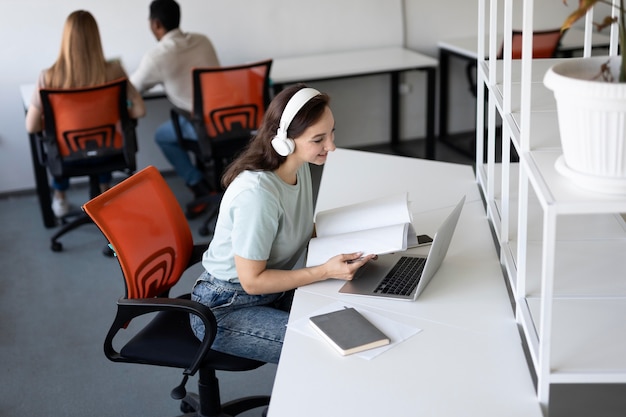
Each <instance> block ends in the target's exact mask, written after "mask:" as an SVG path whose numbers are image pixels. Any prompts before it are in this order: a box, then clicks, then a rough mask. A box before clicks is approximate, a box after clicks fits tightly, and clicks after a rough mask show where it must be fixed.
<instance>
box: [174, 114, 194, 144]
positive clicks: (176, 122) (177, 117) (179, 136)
mask: <svg viewBox="0 0 626 417" xmlns="http://www.w3.org/2000/svg"><path fill="white" fill-rule="evenodd" d="M170 117H171V119H172V125H173V126H174V132H175V133H176V139H178V144H179V145H180V146H181V147H182V146H183V140H184V139H185V138H184V137H183V131H182V129H181V127H180V118H181V117H182V118H184V119H186V120H187V121H189V123H193V115H192V114H191V112H188V111H187V110H183V109H181V108H179V107H172V109H171V110H170Z"/></svg>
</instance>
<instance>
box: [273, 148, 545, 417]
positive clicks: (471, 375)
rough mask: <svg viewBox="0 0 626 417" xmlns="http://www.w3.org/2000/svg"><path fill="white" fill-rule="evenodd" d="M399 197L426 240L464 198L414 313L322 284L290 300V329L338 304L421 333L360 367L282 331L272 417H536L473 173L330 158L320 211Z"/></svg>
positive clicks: (414, 163)
mask: <svg viewBox="0 0 626 417" xmlns="http://www.w3.org/2000/svg"><path fill="white" fill-rule="evenodd" d="M381 185H383V186H382V187H381ZM400 190H401V191H408V192H409V199H410V200H411V201H412V202H413V205H412V212H413V215H414V221H413V223H414V226H415V227H416V231H417V232H418V233H429V234H430V233H434V231H435V229H436V228H437V226H438V225H439V224H440V222H441V221H442V220H443V218H444V217H445V216H446V215H447V214H449V212H450V210H451V209H452V208H453V206H454V203H456V202H457V201H458V200H459V199H460V197H461V196H462V195H464V194H465V195H467V202H466V204H465V207H464V208H463V212H462V213H461V218H460V220H459V224H458V226H457V230H456V233H455V236H454V238H453V240H452V244H451V246H450V249H449V252H448V255H447V257H446V260H445V261H444V264H443V265H442V266H441V268H440V270H439V271H438V273H437V275H436V276H435V277H434V278H433V280H432V282H431V283H430V284H429V286H428V287H427V288H426V290H425V291H424V293H422V295H421V296H420V298H419V299H418V301H416V302H404V301H390V300H378V299H370V298H358V297H350V296H344V295H339V294H338V293H337V290H338V289H339V287H340V286H341V285H342V282H340V281H336V280H329V281H325V282H321V283H317V284H314V285H310V286H306V287H302V288H300V289H298V291H297V292H296V296H295V299H294V305H293V308H292V311H291V316H290V324H293V323H296V322H297V321H299V320H302V319H306V317H308V316H310V315H311V314H312V313H313V312H315V311H317V310H319V309H320V308H322V307H323V306H325V305H328V304H333V303H336V302H338V301H339V302H342V303H348V304H351V305H355V306H357V308H363V309H369V310H371V311H374V312H376V313H378V314H382V315H385V316H386V317H388V318H390V319H392V320H396V321H399V322H402V323H405V324H407V325H410V326H413V327H416V328H419V329H422V331H421V332H420V333H418V334H416V335H414V336H412V337H411V338H409V339H407V340H405V341H404V342H402V343H400V344H398V345H396V346H394V347H392V348H391V349H390V350H388V351H386V352H384V353H383V354H381V355H380V356H377V357H376V358H374V359H372V360H369V361H368V360H365V359H362V358H360V357H356V356H347V357H342V356H340V355H338V354H337V353H336V352H335V351H334V350H333V349H332V348H331V347H330V346H328V344H327V342H326V341H324V340H323V339H321V338H319V337H316V336H315V334H314V333H311V334H310V335H306V334H303V333H301V332H299V331H296V330H294V328H293V327H289V328H288V330H287V336H286V339H285V345H284V347H283V352H282V355H281V359H280V363H279V364H278V370H277V375H276V380H275V383H274V389H273V392H272V401H271V404H270V409H269V416H270V417H287V416H289V417H291V416H299V417H307V416H358V417H367V416H391V415H394V416H407V417H409V416H411V417H412V416H418V415H429V416H480V417H485V416H494V417H495V416H497V417H501V416H520V417H533V416H541V410H540V407H539V403H538V401H537V398H536V394H535V391H534V388H533V384H532V381H531V376H530V372H529V370H528V366H527V364H526V361H525V358H524V354H523V351H522V345H521V339H520V336H519V333H518V330H517V326H516V323H515V319H514V316H513V311H512V308H511V305H510V302H509V298H508V293H507V290H506V287H505V282H504V278H503V277H502V273H501V267H500V263H499V261H498V257H497V254H496V252H495V249H494V244H493V240H492V237H491V233H490V230H489V225H488V222H487V219H486V216H485V212H484V209H483V206H482V202H481V200H480V197H479V194H478V190H477V187H476V184H475V180H474V174H473V171H472V169H471V168H470V167H469V166H460V165H454V164H448V163H441V162H433V161H427V160H421V159H413V158H404V157H398V156H390V155H380V154H373V153H366V152H359V151H349V150H344V149H338V150H337V151H335V152H334V153H332V154H331V155H330V156H329V159H328V162H327V163H326V166H325V167H324V172H323V176H322V181H321V185H320V193H319V196H318V200H317V201H318V205H317V210H318V211H319V210H324V209H326V208H330V207H333V206H338V205H343V204H347V203H349V202H354V201H356V200H359V199H363V198H370V197H372V198H374V197H376V196H381V195H385V194H387V193H395V192H398V191H400ZM421 194H423V195H424V196H423V197H420V195H421ZM424 250H426V249H423V248H420V249H414V250H413V251H424ZM311 332H312V330H311Z"/></svg>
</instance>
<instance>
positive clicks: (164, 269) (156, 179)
mask: <svg viewBox="0 0 626 417" xmlns="http://www.w3.org/2000/svg"><path fill="white" fill-rule="evenodd" d="M83 209H84V210H85V212H86V213H87V214H88V215H89V217H91V219H92V220H93V221H94V222H95V223H96V225H97V226H98V227H99V228H100V230H101V231H102V233H103V234H104V235H105V237H106V238H107V239H108V241H109V242H110V244H111V246H112V247H113V248H114V251H115V254H116V256H117V259H118V261H119V263H120V266H121V269H122V274H123V276H124V282H125V284H126V295H125V296H124V297H122V298H120V299H119V300H118V302H117V314H116V316H115V319H114V321H113V324H112V325H111V328H110V329H109V332H108V334H107V335H106V339H105V342H104V352H105V355H106V357H107V358H109V359H110V360H112V361H114V362H126V363H136V364H144V365H157V366H165V367H174V368H182V369H184V371H183V381H182V382H181V384H180V385H179V386H177V387H176V388H174V389H173V390H172V393H171V395H172V397H173V398H174V399H180V400H182V402H181V410H182V411H183V412H190V413H192V414H190V415H198V416H222V417H226V416H230V415H237V414H240V413H242V412H244V411H246V410H250V409H253V408H256V407H262V406H266V405H268V404H269V397H268V396H255V397H247V398H242V399H239V400H234V401H232V402H230V403H227V404H224V405H221V401H220V394H219V383H218V380H217V378H216V376H215V371H216V370H220V371H248V370H252V369H256V368H258V367H260V366H261V365H263V364H264V363H263V362H259V361H254V360H250V359H245V358H240V357H237V356H232V355H228V354H224V353H220V352H217V351H214V350H211V344H212V343H213V340H214V339H215V335H216V331H217V329H216V321H215V317H214V316H213V313H212V312H211V310H210V309H209V308H208V307H206V306H204V305H203V304H200V303H197V302H195V301H191V299H190V295H189V294H185V295H183V296H180V297H178V298H170V297H169V292H170V289H171V288H172V287H173V286H174V285H175V284H176V283H177V282H178V281H179V279H180V277H181V275H182V274H183V272H185V270H186V269H187V268H188V267H189V266H191V265H193V264H195V263H197V262H199V261H200V260H201V256H202V253H203V252H204V250H205V249H206V244H205V245H194V244H193V239H192V235H191V231H190V230H189V225H188V223H187V219H186V218H185V215H184V214H183V211H182V209H181V208H180V205H179V204H178V201H177V200H176V197H175V196H174V194H172V192H171V190H170V188H169V187H168V185H167V183H166V182H165V180H164V179H163V177H162V176H161V174H160V173H159V172H158V171H157V169H156V168H154V167H152V166H149V167H147V168H145V169H143V170H141V171H139V172H137V173H136V174H134V175H133V176H131V177H129V178H127V179H125V180H124V181H122V182H120V183H119V184H117V185H116V186H114V187H113V188H111V189H110V190H108V191H106V192H104V193H102V194H101V195H99V196H98V197H96V198H94V199H93V200H91V201H89V202H87V203H85V204H84V205H83ZM155 312H158V313H157V314H156V315H155V316H154V317H153V318H152V320H151V321H150V322H149V323H147V324H145V325H141V327H140V328H139V329H138V330H136V331H133V334H132V335H127V336H123V337H121V339H122V340H128V342H125V343H123V346H122V347H121V349H120V350H119V351H117V350H116V349H115V347H114V345H113V342H114V339H115V338H116V335H118V333H119V332H120V331H122V330H124V329H127V330H128V331H129V332H130V330H129V329H130V327H127V326H128V324H129V323H130V322H131V321H132V320H134V319H135V318H137V317H139V316H142V315H145V314H151V313H155ZM190 314H195V315H197V316H199V317H200V318H201V319H202V321H203V322H204V325H205V327H206V336H205V338H204V340H203V341H202V342H201V341H200V340H198V339H197V338H196V336H195V335H194V333H193V331H192V329H191V325H190V323H189V315H190ZM142 323H143V322H142ZM138 326H139V325H138ZM198 371H199V381H198V385H199V395H196V394H187V392H186V390H185V384H186V382H187V379H188V377H189V376H192V375H194V374H195V373H196V372H198ZM193 412H195V413H193Z"/></svg>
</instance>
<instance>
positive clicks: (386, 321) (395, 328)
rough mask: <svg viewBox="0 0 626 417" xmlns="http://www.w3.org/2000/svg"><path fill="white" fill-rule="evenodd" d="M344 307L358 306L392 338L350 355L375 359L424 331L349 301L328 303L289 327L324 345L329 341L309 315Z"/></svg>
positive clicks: (364, 314) (358, 308)
mask: <svg viewBox="0 0 626 417" xmlns="http://www.w3.org/2000/svg"><path fill="white" fill-rule="evenodd" d="M344 307H354V308H356V309H357V310H358V311H359V313H361V314H362V315H363V316H365V318H366V319H368V320H369V321H371V322H372V324H374V326H376V327H378V328H379V329H380V330H381V331H382V332H383V333H385V335H387V337H389V339H390V340H391V343H390V344H388V345H386V346H381V347H379V348H375V349H370V350H365V351H363V352H358V353H355V354H352V355H350V356H358V357H360V358H362V359H366V360H371V359H374V358H375V357H376V356H378V355H380V354H382V353H384V352H386V351H387V350H389V349H391V348H393V347H394V346H397V345H398V344H400V343H402V342H403V341H405V340H407V339H408V338H409V337H411V336H413V335H416V334H417V333H419V332H421V331H422V329H418V328H416V327H413V326H409V325H407V324H404V323H400V322H398V321H396V320H392V319H390V318H388V317H385V316H383V315H381V314H378V313H375V312H373V311H371V310H367V309H365V308H363V307H361V306H358V307H357V306H353V305H349V304H347V303H340V302H335V303H331V304H329V305H326V306H324V307H322V308H320V309H319V310H316V311H314V312H312V313H311V314H310V315H309V316H306V317H303V318H301V319H298V320H295V321H294V322H292V323H289V326H288V327H289V329H291V330H294V331H297V332H298V333H301V334H304V335H306V336H309V337H312V338H315V339H318V340H319V341H320V343H323V344H324V345H328V342H326V341H325V340H324V339H322V337H321V336H320V335H319V334H318V333H317V332H315V330H314V329H313V328H312V327H311V325H310V324H309V317H310V316H316V315H318V314H325V313H330V312H331V311H336V310H339V309H342V308H344ZM327 347H328V349H330V350H332V351H333V352H335V351H334V350H333V348H332V346H327ZM335 353H336V352H335Z"/></svg>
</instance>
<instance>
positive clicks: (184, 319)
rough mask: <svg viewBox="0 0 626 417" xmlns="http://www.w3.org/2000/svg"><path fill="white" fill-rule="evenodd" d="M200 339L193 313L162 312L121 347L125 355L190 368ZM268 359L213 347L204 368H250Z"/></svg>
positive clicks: (165, 364)
mask: <svg viewBox="0 0 626 417" xmlns="http://www.w3.org/2000/svg"><path fill="white" fill-rule="evenodd" d="M199 346H200V340H198V338H197V337H196V336H195V334H194V333H193V331H192V329H191V324H190V323H189V314H188V313H183V312H176V311H162V312H160V313H158V314H157V315H156V316H155V317H154V319H152V321H151V322H150V323H149V324H148V325H146V326H145V327H144V328H143V329H142V330H141V331H140V332H139V333H137V334H136V335H135V336H134V337H133V338H132V339H131V340H130V341H128V342H127V343H126V344H125V345H124V347H123V348H122V349H121V350H120V353H121V355H122V356H123V357H124V358H127V359H131V360H132V361H133V362H140V363H144V364H150V365H160V366H170V367H173V368H187V367H189V366H190V365H191V362H192V360H193V359H194V357H195V355H196V354H197V352H198V348H199ZM262 365H264V362H259V361H255V360H252V359H245V358H241V357H238V356H232V355H229V354H226V353H222V352H218V351H215V350H211V351H210V352H209V354H208V355H207V356H206V358H205V360H204V361H203V362H202V365H201V367H210V368H213V369H216V370H219V371H250V370H253V369H256V368H258V367H260V366H262Z"/></svg>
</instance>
